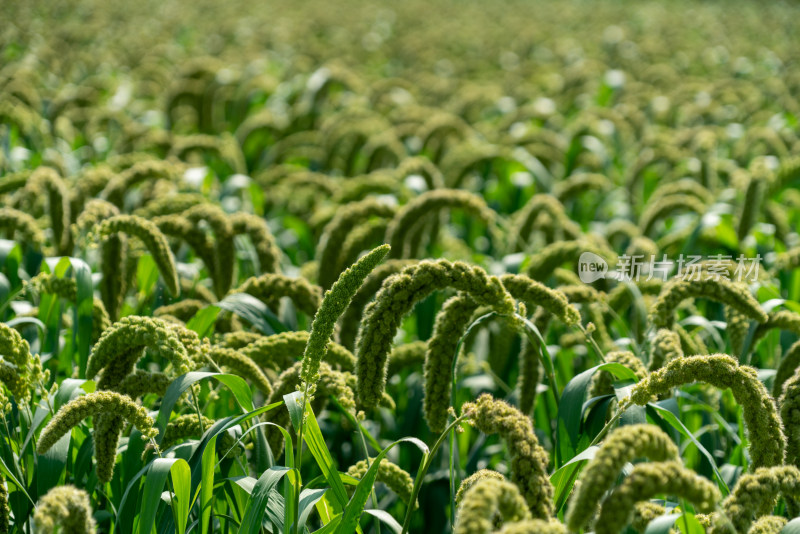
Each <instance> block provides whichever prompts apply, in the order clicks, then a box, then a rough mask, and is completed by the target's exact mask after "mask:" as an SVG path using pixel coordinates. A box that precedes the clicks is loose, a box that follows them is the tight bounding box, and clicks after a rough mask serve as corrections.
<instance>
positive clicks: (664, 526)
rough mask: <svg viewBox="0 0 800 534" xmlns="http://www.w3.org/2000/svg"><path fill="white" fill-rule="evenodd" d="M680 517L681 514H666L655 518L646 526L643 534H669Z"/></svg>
mask: <svg viewBox="0 0 800 534" xmlns="http://www.w3.org/2000/svg"><path fill="white" fill-rule="evenodd" d="M680 516H681V514H668V515H662V516H661V517H656V518H655V519H653V520H652V521H650V523H649V524H648V525H647V529H646V530H645V531H644V534H669V532H670V530H672V527H674V526H675V521H677V520H678V518H679V517H680Z"/></svg>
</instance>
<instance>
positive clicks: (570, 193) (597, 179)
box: [553, 172, 614, 202]
mask: <svg viewBox="0 0 800 534" xmlns="http://www.w3.org/2000/svg"><path fill="white" fill-rule="evenodd" d="M613 187H614V184H613V183H611V180H609V179H608V177H606V176H604V175H602V174H597V173H592V172H579V173H575V174H571V175H570V176H567V177H566V178H565V179H564V180H562V181H560V182H558V183H556V184H555V185H554V186H553V194H554V195H555V196H556V198H558V200H560V201H561V202H566V201H567V200H569V199H570V198H573V197H576V196H578V195H580V194H582V193H584V192H586V191H591V190H595V191H607V190H609V189H612V188H613Z"/></svg>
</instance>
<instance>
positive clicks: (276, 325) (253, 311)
mask: <svg viewBox="0 0 800 534" xmlns="http://www.w3.org/2000/svg"><path fill="white" fill-rule="evenodd" d="M215 306H218V307H220V308H222V309H223V310H227V311H229V312H232V313H235V314H236V315H238V316H239V317H241V318H243V319H245V320H247V321H248V322H249V323H251V324H252V325H253V326H255V327H256V328H258V329H259V330H261V332H262V333H264V334H266V335H268V336H271V335H273V334H279V333H281V332H285V331H286V330H288V329H287V328H286V326H285V325H284V324H283V323H281V321H280V319H278V317H277V316H276V315H275V314H274V313H273V312H272V311H270V309H269V308H267V305H266V304H264V303H263V302H261V301H260V300H258V299H257V298H255V297H254V296H253V295H250V294H248V293H231V294H230V295H228V296H227V297H225V298H224V299H222V300H221V301H219V302H217V303H216V304H215Z"/></svg>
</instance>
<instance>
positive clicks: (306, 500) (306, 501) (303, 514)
mask: <svg viewBox="0 0 800 534" xmlns="http://www.w3.org/2000/svg"><path fill="white" fill-rule="evenodd" d="M326 491H328V488H314V489H304V490H303V491H302V492H301V493H300V503H299V504H300V506H299V509H298V511H299V513H298V519H297V525H298V526H297V528H298V530H302V529H303V528H304V527H305V526H306V521H308V516H310V515H311V512H312V511H313V510H314V507H315V506H316V504H317V503H318V502H319V501H320V499H322V497H323V496H324V495H325V492H326ZM287 517H290V516H289V515H288V514H287Z"/></svg>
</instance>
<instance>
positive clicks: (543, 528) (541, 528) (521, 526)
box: [497, 519, 567, 534]
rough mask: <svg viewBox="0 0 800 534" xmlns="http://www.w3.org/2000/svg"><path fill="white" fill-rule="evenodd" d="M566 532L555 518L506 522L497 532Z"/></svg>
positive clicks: (515, 533)
mask: <svg viewBox="0 0 800 534" xmlns="http://www.w3.org/2000/svg"><path fill="white" fill-rule="evenodd" d="M531 532H536V534H567V529H566V528H564V525H562V524H561V523H559V522H558V521H556V520H550V521H545V520H543V519H525V520H523V521H517V522H515V523H506V524H505V525H503V528H501V529H500V530H499V531H498V533H497V534H529V533H531Z"/></svg>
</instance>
